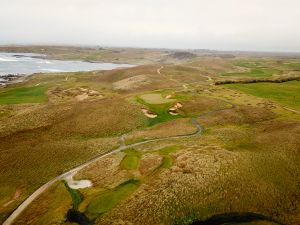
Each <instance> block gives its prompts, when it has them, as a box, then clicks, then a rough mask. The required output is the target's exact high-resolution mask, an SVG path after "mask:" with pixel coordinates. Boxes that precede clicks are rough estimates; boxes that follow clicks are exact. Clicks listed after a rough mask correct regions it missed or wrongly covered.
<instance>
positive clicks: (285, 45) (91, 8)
mask: <svg viewBox="0 0 300 225" xmlns="http://www.w3.org/2000/svg"><path fill="white" fill-rule="evenodd" d="M299 9H300V2H299V0H288V1H286V0H243V1H241V0H226V1H225V0H209V1H207V0H185V1H182V0H1V2H0V29H1V32H0V44H35V43H38V44H81V45H112V46H137V47H170V48H210V49H221V50H231V49H233V50H234V49H239V50H260V51H300V12H299Z"/></svg>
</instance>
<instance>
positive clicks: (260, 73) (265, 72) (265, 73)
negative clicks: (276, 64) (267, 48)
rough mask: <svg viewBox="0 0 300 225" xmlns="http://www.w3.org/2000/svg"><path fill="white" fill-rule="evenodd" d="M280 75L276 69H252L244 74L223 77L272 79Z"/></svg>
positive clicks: (229, 74)
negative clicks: (273, 76) (271, 77)
mask: <svg viewBox="0 0 300 225" xmlns="http://www.w3.org/2000/svg"><path fill="white" fill-rule="evenodd" d="M278 73H279V71H278V70H275V69H268V68H262V69H251V71H250V72H244V73H223V74H222V76H235V77H239V76H242V77H270V76H272V75H274V74H278Z"/></svg>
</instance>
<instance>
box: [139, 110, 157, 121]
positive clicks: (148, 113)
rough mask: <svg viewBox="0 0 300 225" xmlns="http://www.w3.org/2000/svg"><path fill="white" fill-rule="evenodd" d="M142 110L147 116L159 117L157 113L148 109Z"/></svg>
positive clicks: (151, 117)
mask: <svg viewBox="0 0 300 225" xmlns="http://www.w3.org/2000/svg"><path fill="white" fill-rule="evenodd" d="M142 112H143V113H144V115H145V116H147V117H148V118H150V119H154V118H156V117H157V115H156V114H155V113H153V112H150V111H149V110H148V109H142Z"/></svg>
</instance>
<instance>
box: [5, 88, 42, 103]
mask: <svg viewBox="0 0 300 225" xmlns="http://www.w3.org/2000/svg"><path fill="white" fill-rule="evenodd" d="M46 90H47V87H46V86H36V87H35V86H34V87H19V88H9V89H8V90H4V91H3V90H0V104H20V103H40V102H45V101H47V96H46V93H45V92H46Z"/></svg>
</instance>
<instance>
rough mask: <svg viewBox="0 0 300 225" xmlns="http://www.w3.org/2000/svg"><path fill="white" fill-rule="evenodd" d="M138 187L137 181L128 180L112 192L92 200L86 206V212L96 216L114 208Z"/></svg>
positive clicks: (109, 191) (138, 182)
mask: <svg viewBox="0 0 300 225" xmlns="http://www.w3.org/2000/svg"><path fill="white" fill-rule="evenodd" d="M139 185H140V181H138V180H129V181H126V182H124V183H123V184H120V185H119V186H118V187H116V188H115V189H112V190H108V191H106V192H104V193H102V194H101V195H99V196H98V197H96V198H94V199H93V200H92V201H91V203H90V204H89V205H88V208H87V212H88V213H89V214H91V215H98V214H102V213H105V212H107V211H108V210H110V209H112V208H113V207H115V206H116V205H117V204H118V203H119V202H120V201H121V200H123V199H125V198H126V197H128V196H129V195H130V194H132V193H133V192H134V191H135V190H136V189H137V188H138V187H139Z"/></svg>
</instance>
